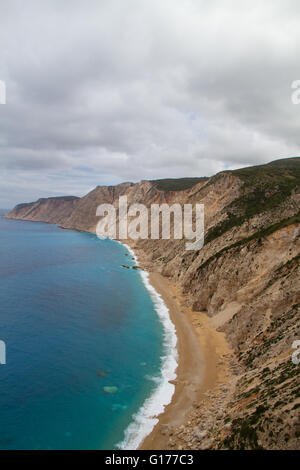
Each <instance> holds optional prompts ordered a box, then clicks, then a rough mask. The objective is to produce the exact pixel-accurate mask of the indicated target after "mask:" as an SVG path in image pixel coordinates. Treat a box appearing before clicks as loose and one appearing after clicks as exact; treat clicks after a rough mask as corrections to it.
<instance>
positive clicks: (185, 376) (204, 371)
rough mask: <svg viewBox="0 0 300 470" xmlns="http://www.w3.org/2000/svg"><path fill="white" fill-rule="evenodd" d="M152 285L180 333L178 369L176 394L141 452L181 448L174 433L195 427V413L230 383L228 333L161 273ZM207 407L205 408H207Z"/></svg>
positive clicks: (145, 440) (153, 278) (154, 274)
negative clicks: (190, 303) (214, 392)
mask: <svg viewBox="0 0 300 470" xmlns="http://www.w3.org/2000/svg"><path fill="white" fill-rule="evenodd" d="M149 279H150V282H151V285H152V286H153V287H154V288H155V290H156V291H157V292H158V293H159V294H160V295H161V297H162V298H163V300H164V302H165V304H166V305H167V307H168V309H169V314H170V317H171V320H172V322H173V323H174V325H175V328H176V333H177V350H178V356H179V358H178V367H177V370H176V374H177V378H176V380H175V381H174V384H175V393H174V395H173V397H172V400H171V402H170V403H169V404H168V405H167V406H166V407H165V410H164V412H163V413H161V414H160V415H159V416H157V418H158V423H157V424H156V426H155V427H154V429H153V431H152V432H151V433H150V434H149V435H148V436H147V437H146V438H145V439H144V440H143V442H142V444H141V445H140V446H139V450H163V449H170V448H179V447H180V446H181V445H180V443H179V442H176V439H175V438H174V435H173V431H175V430H177V429H178V428H180V427H189V426H191V425H192V423H191V421H190V418H191V414H192V412H193V410H194V409H198V408H199V407H200V404H201V405H202V408H204V409H205V408H206V407H208V406H209V405H211V404H210V403H209V402H210V400H209V398H208V397H207V394H208V393H210V392H211V391H212V390H215V389H216V388H217V387H219V386H220V384H223V385H224V384H225V383H228V381H229V374H228V369H229V367H228V364H227V359H226V357H225V356H228V355H230V353H231V351H230V349H229V347H228V344H227V341H226V339H225V335H224V333H220V332H217V331H216V328H215V326H214V324H213V322H212V320H211V319H210V318H209V317H208V316H207V315H206V313H200V312H193V311H192V310H191V308H190V307H187V306H186V305H185V297H184V296H183V295H182V294H181V289H180V288H179V287H178V286H177V285H175V283H174V282H172V281H170V280H169V279H168V278H166V277H163V276H162V275H161V274H160V273H155V272H150V275H149ZM203 403H204V405H203Z"/></svg>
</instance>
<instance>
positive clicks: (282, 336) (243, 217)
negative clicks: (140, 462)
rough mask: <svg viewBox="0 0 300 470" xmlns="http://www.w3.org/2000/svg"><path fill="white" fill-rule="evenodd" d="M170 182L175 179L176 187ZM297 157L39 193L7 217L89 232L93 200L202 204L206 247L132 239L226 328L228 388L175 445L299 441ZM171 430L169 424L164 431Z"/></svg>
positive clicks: (150, 262)
mask: <svg viewBox="0 0 300 470" xmlns="http://www.w3.org/2000/svg"><path fill="white" fill-rule="evenodd" d="M172 187H174V185H173V186H172ZM299 188H300V159H299V158H294V159H287V160H282V161H276V162H273V163H271V164H268V165H263V166H260V167H253V168H246V169H242V170H236V171H229V172H222V173H220V174H218V175H216V176H214V177H212V178H210V179H209V180H208V181H199V182H198V183H197V184H194V185H192V186H191V187H189V188H187V189H184V190H181V191H176V190H172V191H167V190H162V189H159V186H158V185H157V184H155V182H149V181H142V182H140V183H137V184H133V183H123V184H121V185H118V186H111V187H97V188H96V189H95V190H93V191H92V192H91V193H89V194H88V195H87V196H85V197H84V198H81V199H80V200H78V199H74V200H69V201H68V200H61V201H53V198H51V200H40V201H37V203H33V204H30V205H20V206H17V207H16V208H15V209H14V210H13V211H12V212H11V213H9V214H8V217H14V218H22V219H28V220H42V221H46V222H54V223H60V224H61V225H62V226H63V227H65V228H73V229H77V230H86V231H92V232H94V231H95V227H96V224H97V217H96V216H95V213H96V208H97V206H98V205H99V204H101V203H105V202H109V203H111V204H114V205H115V206H117V204H118V198H119V196H120V195H126V196H127V197H128V203H129V204H132V203H143V204H146V205H147V206H150V204H152V203H160V204H161V203H163V202H166V203H168V204H173V203H175V202H176V203H182V204H183V203H194V204H195V203H202V204H204V205H205V245H204V247H203V248H202V249H201V250H200V251H186V250H185V241H184V240H138V241H136V242H132V241H129V243H130V244H131V245H132V246H133V247H134V248H136V249H137V250H138V252H139V254H141V255H142V259H143V266H144V267H148V268H150V269H152V270H156V271H159V272H161V273H162V274H163V275H165V276H168V277H170V278H172V279H173V280H174V282H176V283H178V285H179V286H181V287H182V291H183V292H184V294H185V298H186V302H187V304H188V305H191V306H192V307H193V310H194V311H195V312H197V311H204V312H206V314H207V315H208V316H209V317H211V319H212V321H213V322H214V324H215V327H216V328H218V329H219V330H220V331H223V332H224V333H226V336H227V339H228V341H229V343H230V346H231V347H232V348H233V351H234V359H233V360H232V374H233V376H234V377H235V379H234V380H233V381H232V383H231V386H230V388H224V389H222V387H220V390H218V391H217V392H215V391H213V392H212V393H211V395H210V396H209V397H208V398H209V400H210V401H211V403H212V405H211V407H210V408H209V409H207V407H206V408H205V409H204V408H203V406H204V405H203V406H202V404H198V405H197V407H195V410H194V411H193V413H192V417H191V419H190V422H189V423H187V424H186V426H185V427H184V428H183V429H179V430H175V431H174V434H172V437H171V439H170V448H174V446H175V442H177V443H178V444H177V445H178V446H180V447H181V448H199V449H203V448H234V449H243V448H244V449H253V448H267V449H278V448H279V449H295V448H299V447H300V445H299V432H300V430H299V402H300V398H299V370H300V369H299V367H300V366H299V365H298V366H297V365H295V364H293V363H292V361H291V354H292V352H293V351H292V343H293V341H294V340H297V339H300V321H299V319H300V311H299V310H300V307H299V306H300V276H299V274H300V273H299V252H300V238H299V235H300V218H299V209H300V191H299ZM166 432H167V431H166Z"/></svg>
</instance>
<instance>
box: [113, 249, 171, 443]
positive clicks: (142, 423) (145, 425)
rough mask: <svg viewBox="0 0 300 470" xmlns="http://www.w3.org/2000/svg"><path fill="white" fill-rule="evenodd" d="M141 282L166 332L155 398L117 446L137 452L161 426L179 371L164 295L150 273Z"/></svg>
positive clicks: (153, 396) (136, 415)
mask: <svg viewBox="0 0 300 470" xmlns="http://www.w3.org/2000/svg"><path fill="white" fill-rule="evenodd" d="M123 245H124V246H125V247H126V248H127V250H128V251H129V253H130V254H131V255H132V257H133V258H134V260H135V262H136V263H137V264H138V259H137V256H136V255H135V253H134V251H133V250H132V249H131V248H130V247H129V246H128V245H125V244H123ZM140 274H141V277H142V280H143V282H144V284H145V286H146V288H147V289H148V291H149V293H150V296H151V298H152V300H153V303H154V307H155V310H156V312H157V314H158V317H159V319H160V321H161V323H162V326H163V329H164V343H163V350H164V356H163V357H162V369H161V371H160V376H159V377H153V380H154V381H155V382H156V383H157V387H156V388H155V390H154V392H153V393H152V395H151V396H150V397H149V398H147V399H146V401H145V402H144V404H143V405H142V407H141V408H140V409H139V411H138V412H137V413H136V414H135V415H133V417H132V418H133V421H132V423H131V424H130V425H129V426H128V428H127V429H126V430H125V437H124V440H123V441H122V442H121V443H120V444H118V445H117V447H118V448H120V449H122V450H135V449H137V448H138V447H139V446H140V444H141V443H142V442H143V440H144V439H145V437H146V436H148V434H150V433H151V431H152V430H153V428H154V426H155V425H156V424H157V423H158V418H157V416H158V415H160V414H161V413H163V411H164V409H165V407H166V405H168V404H169V403H170V402H171V400H172V396H173V394H174V391H175V386H174V385H173V384H171V383H170V382H169V381H170V380H174V379H176V369H177V365H178V363H177V360H178V353H177V347H176V345H177V336H176V329H175V326H174V324H173V322H172V320H171V318H170V315H169V309H168V308H167V306H166V304H165V303H164V301H163V299H162V297H161V295H160V294H159V293H158V292H156V290H155V289H154V287H153V286H152V285H151V284H150V282H149V273H148V272H146V271H142V270H140Z"/></svg>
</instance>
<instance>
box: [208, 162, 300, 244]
mask: <svg viewBox="0 0 300 470" xmlns="http://www.w3.org/2000/svg"><path fill="white" fill-rule="evenodd" d="M223 173H226V172H223ZM229 173H232V174H234V175H235V176H238V177H239V178H240V179H241V180H242V181H243V182H244V184H243V186H242V188H241V191H242V194H241V196H240V197H239V198H238V199H235V200H234V201H233V202H232V203H231V204H230V205H229V206H228V207H227V208H226V210H227V218H226V219H225V220H224V221H223V222H220V223H219V224H218V225H216V226H215V227H213V228H212V229H211V230H209V231H208V233H207V235H206V237H205V243H209V242H211V241H212V240H214V239H215V238H218V237H220V236H221V235H223V234H224V233H226V232H227V231H229V230H230V229H231V228H233V227H238V226H241V225H242V224H243V223H244V222H245V221H246V220H248V219H250V218H252V217H253V216H255V215H257V214H260V213H262V212H267V211H269V210H272V209H275V208H276V207H278V206H280V204H282V203H283V202H284V201H285V200H286V199H287V198H288V197H289V196H290V195H291V193H292V191H293V190H296V188H298V187H300V158H299V157H297V158H289V159H284V160H277V161H275V162H271V163H268V164H266V165H261V166H254V167H249V168H242V169H240V170H234V171H230V172H229Z"/></svg>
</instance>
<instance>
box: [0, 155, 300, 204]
mask: <svg viewBox="0 0 300 470" xmlns="http://www.w3.org/2000/svg"><path fill="white" fill-rule="evenodd" d="M295 158H299V159H300V156H292V157H286V158H277V159H275V160H271V161H270V162H266V163H261V164H260V165H249V166H245V167H241V168H234V169H230V168H227V169H226V170H221V171H220V172H217V173H215V174H213V175H210V176H182V177H177V178H168V177H166V178H157V179H152V180H147V179H141V180H139V181H120V182H119V183H116V184H101V185H96V186H94V187H93V188H91V189H90V190H89V191H87V193H85V194H82V195H81V196H78V195H76V194H60V195H56V196H43V197H37V199H35V200H32V201H18V202H16V203H15V204H14V205H11V206H10V207H0V211H10V210H12V209H13V208H14V207H15V206H16V205H18V204H23V203H24V204H30V203H32V202H36V201H37V200H38V199H48V198H49V199H51V198H64V197H78V198H79V199H80V198H82V197H84V196H86V194H88V193H89V192H91V191H93V190H94V189H96V188H97V187H107V186H118V185H120V184H126V183H131V184H137V183H140V182H142V181H149V182H150V183H152V182H157V181H164V180H180V179H198V178H199V179H202V178H207V179H209V178H211V177H212V176H215V175H216V174H218V173H222V172H223V171H234V170H239V169H242V168H251V167H253V166H263V165H268V164H270V163H273V162H277V161H280V160H291V159H295ZM195 184H197V183H195Z"/></svg>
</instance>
